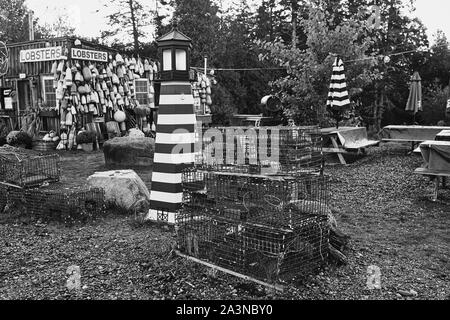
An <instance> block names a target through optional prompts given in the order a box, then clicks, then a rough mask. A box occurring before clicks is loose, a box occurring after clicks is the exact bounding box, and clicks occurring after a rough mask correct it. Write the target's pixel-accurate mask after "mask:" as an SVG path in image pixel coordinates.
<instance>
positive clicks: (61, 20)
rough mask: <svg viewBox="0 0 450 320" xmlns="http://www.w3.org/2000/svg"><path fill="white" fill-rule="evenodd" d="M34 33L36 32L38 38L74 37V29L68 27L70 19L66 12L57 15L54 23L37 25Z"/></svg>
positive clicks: (70, 26)
mask: <svg viewBox="0 0 450 320" xmlns="http://www.w3.org/2000/svg"><path fill="white" fill-rule="evenodd" d="M36 31H37V32H38V34H39V35H38V37H40V38H50V37H66V36H74V35H75V28H74V27H73V26H72V25H70V17H69V15H68V14H67V12H62V13H60V14H58V15H57V16H56V19H55V21H54V22H53V23H51V24H49V23H45V24H43V25H38V27H37V28H36Z"/></svg>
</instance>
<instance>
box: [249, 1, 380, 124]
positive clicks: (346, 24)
mask: <svg viewBox="0 0 450 320" xmlns="http://www.w3.org/2000/svg"><path fill="white" fill-rule="evenodd" d="M333 20H334V14H333V13H329V12H327V11H326V10H325V8H324V7H323V3H322V2H321V1H313V2H312V3H311V4H310V5H309V8H308V19H306V20H304V21H302V27H303V29H304V32H305V34H306V36H307V41H306V46H307V48H306V49H305V50H301V49H299V48H293V47H291V46H289V45H287V44H285V43H284V42H283V41H282V40H281V39H277V40H276V41H274V42H266V41H257V43H258V44H259V46H260V47H261V48H262V49H263V50H264V52H265V55H263V56H262V58H264V59H269V60H271V61H275V62H276V63H277V64H278V65H280V66H284V67H286V68H287V75H286V76H284V77H281V78H279V79H277V80H275V81H273V82H272V85H273V86H274V87H275V88H277V89H278V90H280V95H281V100H282V102H283V104H284V106H285V109H284V114H285V116H286V117H292V118H294V120H295V121H296V123H302V124H316V123H318V122H319V123H320V124H322V125H327V124H329V122H328V119H327V114H326V112H325V104H326V100H327V95H328V87H329V82H330V77H331V71H332V64H333V61H334V59H335V55H339V56H340V57H341V58H342V59H343V60H359V59H364V58H367V56H366V54H365V52H366V51H367V50H368V48H369V47H370V46H371V45H372V41H373V40H372V38H371V37H370V36H369V35H368V34H367V32H366V30H365V28H364V26H363V21H361V20H358V19H356V18H348V19H345V20H344V19H343V20H342V21H341V22H340V24H339V25H333V24H332V22H333ZM330 21H331V23H330ZM375 65H376V61H374V60H371V59H367V60H362V61H355V62H354V63H349V64H347V65H346V77H347V85H348V87H349V88H353V90H351V92H350V93H351V94H352V93H358V92H360V91H361V90H362V88H363V87H364V86H366V85H367V84H369V83H371V82H372V81H373V80H374V79H375V78H376V77H377V74H376V72H373V71H372V69H371V68H372V67H373V66H375Z"/></svg>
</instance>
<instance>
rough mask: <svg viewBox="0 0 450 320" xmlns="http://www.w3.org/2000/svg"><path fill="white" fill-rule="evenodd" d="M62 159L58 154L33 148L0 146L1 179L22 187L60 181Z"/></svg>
mask: <svg viewBox="0 0 450 320" xmlns="http://www.w3.org/2000/svg"><path fill="white" fill-rule="evenodd" d="M60 175H61V169H60V159H59V155H57V154H49V155H44V154H41V153H38V152H36V151H33V150H26V149H21V148H14V147H10V146H3V147H0V181H1V182H4V183H7V184H11V185H15V186H18V187H21V188H28V187H35V186H39V185H41V184H42V183H44V182H56V181H59V179H60Z"/></svg>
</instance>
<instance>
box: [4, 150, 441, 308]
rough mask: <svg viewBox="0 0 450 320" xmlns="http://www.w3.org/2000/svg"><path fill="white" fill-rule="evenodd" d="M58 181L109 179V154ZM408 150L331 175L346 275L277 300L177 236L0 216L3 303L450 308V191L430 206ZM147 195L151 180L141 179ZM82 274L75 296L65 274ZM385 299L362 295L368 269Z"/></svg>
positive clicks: (377, 154) (323, 274) (336, 272)
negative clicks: (196, 257) (195, 256)
mask: <svg viewBox="0 0 450 320" xmlns="http://www.w3.org/2000/svg"><path fill="white" fill-rule="evenodd" d="M61 156H62V166H63V170H62V173H63V179H62V181H63V182H64V183H65V184H67V185H76V184H80V183H84V182H85V179H86V177H87V176H89V175H90V174H92V173H94V172H95V171H101V170H105V168H104V166H103V154H102V153H101V152H94V153H90V154H85V153H81V152H72V153H61ZM420 165H421V159H420V157H419V156H416V155H406V153H405V148H404V147H399V146H398V145H391V144H383V145H381V147H378V148H371V149H369V152H368V155H367V156H366V157H364V158H361V159H359V160H357V161H356V162H354V163H352V164H351V165H348V166H341V165H333V166H331V165H329V166H327V167H326V170H325V174H326V175H327V176H328V177H329V182H330V183H329V188H330V207H331V208H332V210H333V213H334V215H335V216H336V219H337V221H338V225H339V227H340V229H341V230H342V231H344V232H345V233H347V234H349V235H350V236H351V241H350V245H349V248H348V249H347V250H346V252H345V253H346V255H347V257H348V261H349V263H348V265H346V266H340V267H337V266H331V265H330V266H328V267H326V268H324V269H323V270H321V271H320V273H318V274H316V275H314V276H311V277H310V278H309V279H308V280H307V281H305V282H303V283H301V284H297V285H295V286H294V285H289V286H288V287H287V288H286V290H285V291H284V292H282V293H281V292H275V291H272V290H268V289H265V288H264V287H262V286H259V285H255V284H253V283H251V282H246V281H243V280H242V279H238V278H235V277H232V276H229V275H226V274H223V273H211V272H210V269H207V268H206V267H203V266H200V265H198V264H195V263H192V262H189V261H187V260H185V259H182V258H180V257H177V256H175V255H174V254H173V253H171V248H172V245H173V244H174V239H175V238H174V233H173V231H172V230H170V229H168V228H164V227H161V226H155V225H149V224H143V223H140V222H138V221H137V220H135V218H134V217H133V216H124V215H120V214H117V213H112V212H111V213H109V214H108V215H106V216H104V217H99V218H98V219H96V220H95V221H91V222H89V223H87V224H83V225H82V224H80V225H75V226H71V227H67V226H64V225H61V224H59V223H55V222H43V221H39V220H36V219H35V218H33V217H22V216H10V215H5V214H3V215H0V299H154V300H156V299H449V298H450V286H449V281H450V268H449V267H450V266H449V251H450V250H449V244H450V234H449V214H450V190H449V189H446V190H442V191H441V193H440V195H439V196H440V199H439V200H438V201H437V202H431V201H429V200H428V197H429V195H431V192H432V183H431V182H430V181H428V179H427V178H425V177H422V176H418V175H415V174H413V173H412V172H413V171H414V169H415V168H417V167H419V166H420ZM136 171H137V172H138V174H139V175H140V176H141V177H142V179H143V180H144V181H145V182H146V184H147V185H148V186H150V172H148V171H146V170H136ZM71 265H77V266H79V267H80V270H81V287H82V290H80V291H79V292H73V291H70V290H68V289H67V288H66V280H67V278H68V275H67V274H66V270H67V268H68V267H69V266H71ZM370 265H375V266H378V267H379V268H380V270H381V289H375V290H368V289H367V287H366V281H367V268H368V266H370Z"/></svg>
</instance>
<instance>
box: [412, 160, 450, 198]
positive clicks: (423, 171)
mask: <svg viewBox="0 0 450 320" xmlns="http://www.w3.org/2000/svg"><path fill="white" fill-rule="evenodd" d="M414 173H416V174H420V175H424V176H428V177H430V178H431V179H433V180H434V190H433V195H432V197H431V200H432V201H436V200H437V196H438V190H439V182H440V180H441V179H442V187H443V188H445V184H446V178H447V177H450V172H449V171H441V170H430V169H427V168H417V169H416V170H414Z"/></svg>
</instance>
